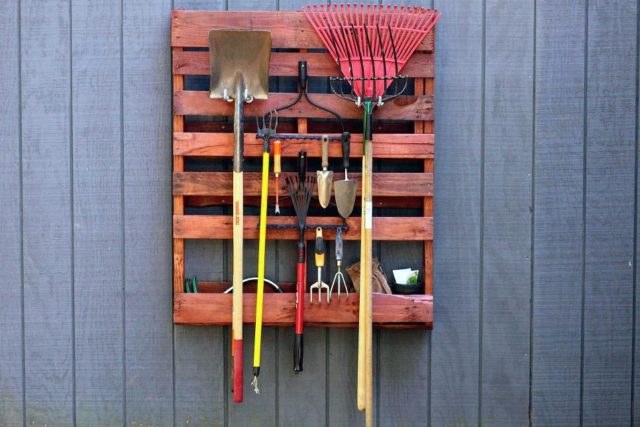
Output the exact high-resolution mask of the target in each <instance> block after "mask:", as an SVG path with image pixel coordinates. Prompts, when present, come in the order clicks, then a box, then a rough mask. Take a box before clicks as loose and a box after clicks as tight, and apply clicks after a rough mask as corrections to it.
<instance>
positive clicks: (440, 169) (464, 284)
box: [430, 1, 483, 426]
mask: <svg viewBox="0 0 640 427" xmlns="http://www.w3.org/2000/svg"><path fill="white" fill-rule="evenodd" d="M435 6H436V7H437V8H439V9H440V10H441V11H442V19H441V20H440V23H439V24H438V49H437V50H436V75H437V78H436V98H437V99H438V101H439V104H438V109H437V110H436V119H435V126H436V130H435V133H437V135H438V139H439V141H442V143H441V144H439V145H438V150H437V151H438V161H437V165H436V168H435V181H436V182H437V186H438V191H437V192H436V193H435V196H434V204H435V207H434V208H435V214H434V220H435V222H436V223H435V225H434V226H435V227H437V229H438V231H436V234H437V235H438V236H440V237H439V240H438V242H434V291H433V292H434V301H437V307H436V309H435V313H434V315H435V319H434V324H435V325H436V327H435V328H434V330H433V332H432V339H431V345H432V359H431V389H430V395H431V414H430V415H431V422H432V423H433V425H445V426H449V425H477V424H478V423H479V421H478V395H479V392H478V385H479V366H478V361H479V351H478V349H479V337H478V331H479V328H478V322H479V319H480V315H479V299H480V292H479V289H480V280H479V272H480V234H481V233H480V219H481V216H480V194H481V167H482V163H481V162H482V157H481V150H480V147H481V136H480V132H481V129H482V113H481V109H482V101H483V100H482V78H481V77H482V48H483V46H482V5H481V4H480V2H476V1H456V2H451V1H436V4H435Z"/></svg>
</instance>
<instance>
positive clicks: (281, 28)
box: [171, 0, 433, 51]
mask: <svg viewBox="0 0 640 427" xmlns="http://www.w3.org/2000/svg"><path fill="white" fill-rule="evenodd" d="M271 8H272V3H271V2H267V3H260V4H257V3H255V0H245V1H242V2H233V0H231V2H230V4H229V10H244V11H246V10H250V11H251V14H250V15H248V14H247V13H246V12H235V13H216V12H210V13H206V14H203V13H196V12H192V11H187V10H176V11H174V12H173V15H172V18H171V25H172V30H173V31H172V35H171V45H172V46H174V47H208V46H209V43H208V39H207V34H208V31H209V30H210V29H211V28H220V29H225V28H245V29H263V28H265V27H267V26H268V27H269V28H271V43H272V46H273V47H274V48H291V47H294V48H298V49H322V48H324V46H323V44H322V42H321V41H320V38H319V37H318V36H317V35H316V32H315V31H314V29H313V27H312V26H311V24H309V22H308V21H307V19H306V18H305V16H304V14H303V13H302V12H298V11H291V12H282V13H280V14H278V15H275V14H273V13H269V12H268V11H267V10H271ZM258 9H260V10H258ZM432 49H433V37H429V36H427V37H426V38H425V40H424V41H423V42H422V43H421V44H420V45H419V46H418V50H424V51H429V50H432Z"/></svg>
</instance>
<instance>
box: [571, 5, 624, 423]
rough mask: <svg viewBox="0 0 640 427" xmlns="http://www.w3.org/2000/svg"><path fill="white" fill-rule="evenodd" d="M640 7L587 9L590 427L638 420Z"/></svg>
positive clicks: (586, 387)
mask: <svg viewBox="0 0 640 427" xmlns="http://www.w3.org/2000/svg"><path fill="white" fill-rule="evenodd" d="M636 8H637V5H636V4H635V3H632V2H624V1H590V2H589V3H588V10H587V13H588V16H587V19H588V25H589V37H588V40H587V89H586V90H587V95H586V96H587V103H586V108H587V111H586V120H587V126H586V132H587V135H586V137H587V140H586V150H587V153H586V156H587V158H586V182H585V185H586V188H585V191H586V196H585V201H586V213H585V215H586V217H585V220H586V224H585V228H586V236H585V266H584V268H585V282H584V310H585V312H584V337H585V338H584V354H583V357H584V369H583V372H584V374H583V402H582V407H583V414H582V415H583V423H584V425H605V424H608V425H615V424H618V425H620V424H629V423H630V422H631V419H630V415H631V377H630V374H629V373H630V372H631V369H632V341H631V334H632V331H633V325H632V320H633V318H632V316H633V304H632V301H633V268H632V267H633V263H632V262H631V260H632V258H633V242H634V237H633V230H634V221H635V217H634V212H633V209H634V191H635V189H634V185H635V183H634V178H635V151H636V144H637V141H636V140H635V138H636V135H635V124H636V123H635V120H636V114H635V111H634V107H635V101H636V99H635V93H634V90H635V88H636V84H637V82H636V76H634V75H633V73H631V72H630V71H631V70H633V69H634V66H635V64H636V62H635V61H636V48H637V46H636V40H637V33H636V31H637V10H636ZM596 301H597V302H598V303H597V305H596V304H595V303H596Z"/></svg>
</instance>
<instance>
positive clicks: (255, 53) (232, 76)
mask: <svg viewBox="0 0 640 427" xmlns="http://www.w3.org/2000/svg"><path fill="white" fill-rule="evenodd" d="M209 52H210V58H211V82H210V85H209V97H210V98H227V97H230V98H233V97H234V96H235V88H236V83H238V82H239V78H241V79H242V80H243V82H242V83H243V84H244V87H245V89H246V92H245V93H246V94H247V99H245V100H246V101H250V100H251V99H252V98H255V99H267V95H268V94H269V58H270V56H271V33H270V32H269V31H262V30H211V31H209Z"/></svg>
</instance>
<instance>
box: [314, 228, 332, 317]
mask: <svg viewBox="0 0 640 427" xmlns="http://www.w3.org/2000/svg"><path fill="white" fill-rule="evenodd" d="M315 252H316V253H315V258H316V268H317V269H318V281H317V282H316V283H314V284H313V285H311V287H310V288H309V293H310V294H311V295H310V297H311V304H313V290H314V289H317V290H318V302H319V303H322V290H323V289H324V291H325V293H326V295H327V303H329V302H331V295H330V294H329V291H330V288H329V285H327V284H326V283H324V282H323V281H322V268H323V267H324V252H325V248H324V239H323V238H322V227H317V228H316V250H315Z"/></svg>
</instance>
